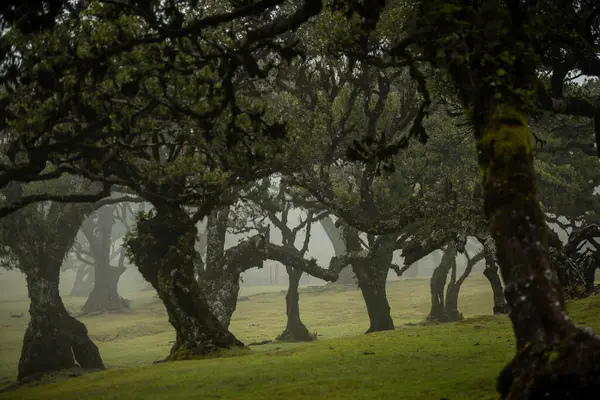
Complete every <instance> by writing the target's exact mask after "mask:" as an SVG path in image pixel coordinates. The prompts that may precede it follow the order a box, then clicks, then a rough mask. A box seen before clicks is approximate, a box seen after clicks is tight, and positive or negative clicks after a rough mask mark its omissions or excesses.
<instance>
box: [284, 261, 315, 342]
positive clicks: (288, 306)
mask: <svg viewBox="0 0 600 400" xmlns="http://www.w3.org/2000/svg"><path fill="white" fill-rule="evenodd" d="M286 270H287V273H288V276H289V284H288V291H287V294H286V295H285V310H286V315H287V325H286V327H285V330H284V331H283V332H282V333H281V335H279V336H278V337H277V340H282V341H288V342H310V341H313V340H315V336H314V335H312V334H311V333H310V332H309V331H308V329H307V328H306V326H305V325H304V324H303V323H302V320H301V319H300V294H299V292H298V286H299V283H300V278H301V277H302V271H299V270H296V269H294V268H292V267H288V266H286Z"/></svg>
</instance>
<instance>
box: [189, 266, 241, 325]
mask: <svg viewBox="0 0 600 400" xmlns="http://www.w3.org/2000/svg"><path fill="white" fill-rule="evenodd" d="M199 283H200V288H201V289H202V292H203V293H204V294H205V296H206V300H207V301H208V305H209V307H210V311H211V312H212V314H213V315H214V316H215V317H217V319H218V320H219V322H220V323H221V324H222V325H223V327H224V328H225V329H229V324H230V323H231V317H232V316H233V313H234V311H235V308H236V307H237V300H238V295H239V293H240V276H239V274H238V276H237V277H235V276H234V277H220V278H217V279H214V278H213V279H211V278H207V277H203V278H202V279H201V280H200V282H199Z"/></svg>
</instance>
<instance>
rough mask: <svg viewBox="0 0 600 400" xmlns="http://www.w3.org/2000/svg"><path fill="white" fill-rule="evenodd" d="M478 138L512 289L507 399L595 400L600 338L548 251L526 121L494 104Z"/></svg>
mask: <svg viewBox="0 0 600 400" xmlns="http://www.w3.org/2000/svg"><path fill="white" fill-rule="evenodd" d="M483 115H484V119H483V121H477V122H478V123H476V126H475V128H476V137H477V144H478V150H479V153H480V166H481V170H482V175H483V186H484V194H485V210H486V214H487V215H488V217H489V220H490V225H491V230H492V234H493V237H494V240H495V243H496V248H497V259H498V264H499V266H500V270H501V272H502V276H503V280H504V282H505V284H506V288H505V295H506V300H507V302H508V304H509V306H510V311H511V312H510V314H509V315H510V318H511V321H512V325H513V329H514V332H515V336H516V341H517V350H518V352H517V355H516V357H515V358H514V359H513V361H512V362H511V363H510V364H509V365H508V366H506V368H505V369H504V370H503V371H502V373H501V375H500V377H499V378H498V390H499V392H500V393H501V395H502V398H510V399H533V398H552V399H559V398H560V399H562V398H566V396H569V397H570V398H578V399H591V398H595V397H596V396H597V393H598V391H599V390H600V364H599V363H598V362H597V358H598V357H599V356H600V339H599V338H598V336H596V335H595V334H594V333H593V332H592V331H591V330H584V329H580V328H577V327H576V326H575V325H574V324H573V322H572V321H571V319H570V318H569V316H568V315H567V314H566V312H565V309H564V300H563V294H562V289H561V286H560V284H559V281H558V278H557V274H556V270H555V268H554V266H553V265H552V263H551V260H550V257H549V254H548V250H547V232H546V229H547V226H546V224H545V222H544V217H543V213H542V210H541V209H540V204H539V201H538V197H537V192H536V188H535V174H534V168H533V157H532V144H531V137H530V131H529V128H528V124H527V118H526V116H525V114H524V113H523V112H521V111H519V110H518V109H517V108H516V107H513V106H511V105H508V104H494V103H492V104H490V105H489V107H488V108H486V109H485V112H484V114H483Z"/></svg>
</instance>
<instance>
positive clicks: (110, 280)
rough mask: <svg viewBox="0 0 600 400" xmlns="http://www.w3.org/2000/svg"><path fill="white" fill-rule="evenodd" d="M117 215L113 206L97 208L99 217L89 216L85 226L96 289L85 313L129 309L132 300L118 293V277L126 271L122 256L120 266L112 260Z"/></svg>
mask: <svg viewBox="0 0 600 400" xmlns="http://www.w3.org/2000/svg"><path fill="white" fill-rule="evenodd" d="M114 223H115V219H114V216H113V208H112V207H108V206H105V207H102V208H101V209H100V210H98V211H97V220H95V219H94V218H88V219H87V220H86V221H85V222H84V223H83V225H82V230H83V232H84V234H85V236H86V238H87V241H88V244H89V246H88V249H89V254H90V256H92V257H93V260H94V261H93V265H94V277H95V279H94V289H93V290H92V292H91V293H90V295H89V297H88V299H87V301H86V302H85V304H84V306H83V308H82V310H83V312H84V313H92V312H96V311H130V308H129V302H128V301H127V300H125V299H123V298H122V297H121V296H120V295H119V293H118V290H117V289H118V285H119V278H120V277H121V275H122V274H123V273H124V272H125V267H124V265H123V260H124V259H123V257H121V258H120V261H121V263H120V265H119V266H116V267H115V266H112V265H111V264H110V258H111V244H112V230H113V225H114Z"/></svg>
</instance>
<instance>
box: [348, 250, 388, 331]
mask: <svg viewBox="0 0 600 400" xmlns="http://www.w3.org/2000/svg"><path fill="white" fill-rule="evenodd" d="M388 265H389V264H386V265H385V266H382V265H379V264H377V260H365V261H360V262H355V263H353V264H352V267H353V268H354V273H355V274H356V279H357V281H358V287H359V288H360V291H361V293H362V296H363V299H364V300H365V304H366V306H367V313H368V314H369V329H367V331H366V332H365V333H371V332H380V331H390V330H394V321H393V320H392V316H391V314H390V311H391V308H390V304H389V302H388V299H387V294H386V281H387V276H388V270H389V267H388Z"/></svg>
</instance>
